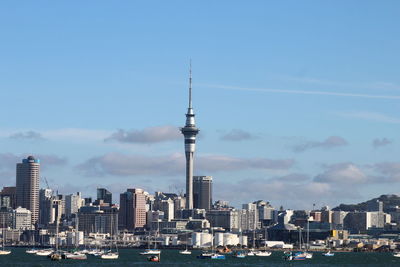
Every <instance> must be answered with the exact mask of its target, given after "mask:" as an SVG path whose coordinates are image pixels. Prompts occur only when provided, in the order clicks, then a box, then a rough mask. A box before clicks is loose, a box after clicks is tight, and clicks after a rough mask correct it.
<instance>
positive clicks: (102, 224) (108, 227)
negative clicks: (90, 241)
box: [78, 206, 118, 235]
mask: <svg viewBox="0 0 400 267" xmlns="http://www.w3.org/2000/svg"><path fill="white" fill-rule="evenodd" d="M117 228H118V209H117V208H115V207H100V206H83V207H81V208H80V209H79V212H78V229H79V231H83V232H84V233H85V234H86V235H88V234H89V233H102V234H112V233H117Z"/></svg>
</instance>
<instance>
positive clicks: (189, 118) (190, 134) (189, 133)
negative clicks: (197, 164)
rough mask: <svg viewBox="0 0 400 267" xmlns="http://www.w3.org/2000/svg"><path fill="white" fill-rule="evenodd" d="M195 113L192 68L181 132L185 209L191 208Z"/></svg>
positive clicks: (195, 132)
mask: <svg viewBox="0 0 400 267" xmlns="http://www.w3.org/2000/svg"><path fill="white" fill-rule="evenodd" d="M194 117H195V114H194V111H193V107H192V68H191V67H190V75H189V107H188V111H187V113H186V124H185V127H183V128H181V132H182V134H183V136H184V137H185V156H186V209H193V160H194V152H195V150H196V135H197V134H198V133H199V131H200V130H199V129H198V128H196V125H195V120H194Z"/></svg>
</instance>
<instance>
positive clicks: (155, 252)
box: [140, 249, 161, 255]
mask: <svg viewBox="0 0 400 267" xmlns="http://www.w3.org/2000/svg"><path fill="white" fill-rule="evenodd" d="M160 253H161V250H158V249H146V250H145V251H143V252H140V255H158V254H160Z"/></svg>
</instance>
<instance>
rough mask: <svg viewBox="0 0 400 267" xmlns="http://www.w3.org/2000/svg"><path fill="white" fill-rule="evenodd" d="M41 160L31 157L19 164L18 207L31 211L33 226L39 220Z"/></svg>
mask: <svg viewBox="0 0 400 267" xmlns="http://www.w3.org/2000/svg"><path fill="white" fill-rule="evenodd" d="M39 174H40V160H39V159H35V158H34V157H33V156H29V157H28V158H26V159H23V160H22V163H17V182H16V184H17V195H16V197H17V199H16V200H17V201H16V202H17V207H22V208H26V209H28V210H30V211H31V213H32V214H31V215H32V216H31V219H32V224H33V225H34V224H36V223H37V221H38V219H39V180H40V178H39Z"/></svg>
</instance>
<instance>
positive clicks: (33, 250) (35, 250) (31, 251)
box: [25, 248, 38, 254]
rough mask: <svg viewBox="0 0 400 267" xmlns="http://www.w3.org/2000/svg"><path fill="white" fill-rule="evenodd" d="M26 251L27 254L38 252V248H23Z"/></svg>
mask: <svg viewBox="0 0 400 267" xmlns="http://www.w3.org/2000/svg"><path fill="white" fill-rule="evenodd" d="M25 252H26V253H28V254H36V253H37V252H38V250H37V249H36V248H30V249H27V250H25Z"/></svg>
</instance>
